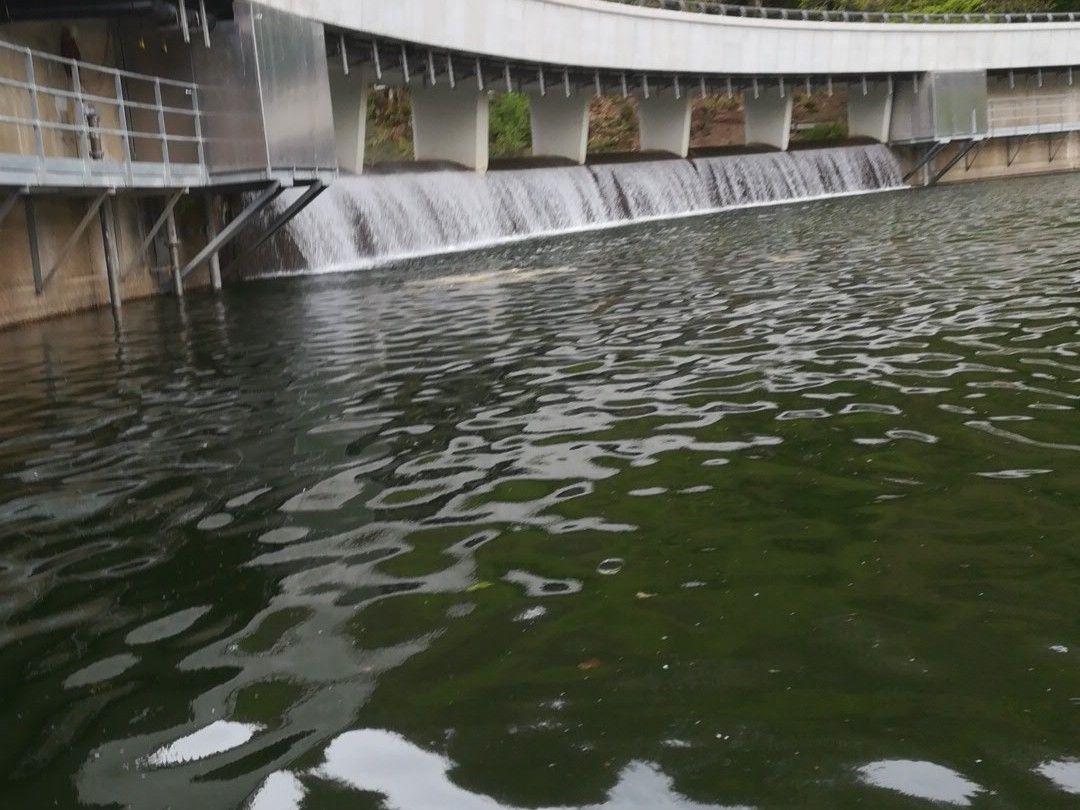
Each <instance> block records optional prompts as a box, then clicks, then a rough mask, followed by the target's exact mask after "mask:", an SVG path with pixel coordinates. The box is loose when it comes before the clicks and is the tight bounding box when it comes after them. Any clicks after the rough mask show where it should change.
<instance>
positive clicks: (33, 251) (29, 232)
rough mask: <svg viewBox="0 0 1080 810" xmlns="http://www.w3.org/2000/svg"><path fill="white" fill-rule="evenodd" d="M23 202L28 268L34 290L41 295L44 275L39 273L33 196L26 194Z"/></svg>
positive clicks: (39, 258) (39, 264)
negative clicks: (28, 251)
mask: <svg viewBox="0 0 1080 810" xmlns="http://www.w3.org/2000/svg"><path fill="white" fill-rule="evenodd" d="M23 204H24V206H25V208H26V236H27V238H28V239H29V240H30V269H31V271H32V272H33V274H34V291H35V292H36V293H37V294H38V295H41V294H42V293H43V292H45V277H44V276H43V275H42V274H41V245H40V244H39V242H38V232H37V213H36V212H35V211H34V198H33V197H31V196H30V195H29V194H27V195H26V196H25V197H24V198H23Z"/></svg>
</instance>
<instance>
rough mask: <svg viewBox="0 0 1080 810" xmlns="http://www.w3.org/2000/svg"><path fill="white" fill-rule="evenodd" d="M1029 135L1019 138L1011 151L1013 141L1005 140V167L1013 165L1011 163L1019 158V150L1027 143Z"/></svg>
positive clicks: (1010, 139)
mask: <svg viewBox="0 0 1080 810" xmlns="http://www.w3.org/2000/svg"><path fill="white" fill-rule="evenodd" d="M1030 137H1031V136H1030V135H1022V136H1020V139H1019V141H1018V142H1017V144H1016V148H1015V149H1013V139H1012V138H1006V139H1005V166H1006V167H1009V166H1012V165H1013V162H1014V161H1015V160H1016V159H1017V158H1018V157H1019V156H1020V150H1021V149H1023V148H1024V144H1025V143H1027V142H1028V138H1030Z"/></svg>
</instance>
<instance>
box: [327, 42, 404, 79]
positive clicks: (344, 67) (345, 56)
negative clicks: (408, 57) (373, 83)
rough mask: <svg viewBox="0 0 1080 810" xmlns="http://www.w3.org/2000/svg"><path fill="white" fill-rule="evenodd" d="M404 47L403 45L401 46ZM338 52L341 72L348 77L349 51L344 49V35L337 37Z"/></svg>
mask: <svg viewBox="0 0 1080 810" xmlns="http://www.w3.org/2000/svg"><path fill="white" fill-rule="evenodd" d="M402 47H403V48H404V47H405V46H404V45H403V46H402ZM338 51H340V52H341V72H342V73H344V74H345V75H346V76H348V75H349V50H348V48H346V47H345V35H344V34H339V35H338Z"/></svg>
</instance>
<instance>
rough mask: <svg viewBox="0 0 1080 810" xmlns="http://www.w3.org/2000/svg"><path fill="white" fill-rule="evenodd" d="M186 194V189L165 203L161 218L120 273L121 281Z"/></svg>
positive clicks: (137, 261) (156, 221)
mask: <svg viewBox="0 0 1080 810" xmlns="http://www.w3.org/2000/svg"><path fill="white" fill-rule="evenodd" d="M187 193H188V190H187V189H186V188H185V189H183V190H181V191H178V192H176V193H175V194H173V195H172V196H171V197H170V198H169V200H168V202H166V203H165V210H164V211H162V212H161V216H159V217H158V218H157V219H156V220H155V221H154V225H153V227H152V228H150V232H149V233H147V234H146V237H145V238H144V239H143V240H142V243H141V244H140V245H139V248H138V250H136V251H135V255H134V256H132V257H131V261H130V262H128V264H127V266H126V267H125V268H124V270H123V272H121V273H120V278H121V279H124V278H127V276H128V273H130V272H131V271H132V270H134V269H135V266H136V265H137V264H138V263H139V259H140V258H142V256H143V254H144V253H146V251H147V249H148V248H149V247H150V243H151V242H153V241H154V238H155V237H156V236H157V235H158V233H159V232H160V231H161V229H162V228H163V227H164V226H165V220H167V219H168V218H169V215H170V214H171V213H172V211H173V209H174V208H176V204H177V203H178V202H180V198H181V197H183V196H184V195H185V194H187Z"/></svg>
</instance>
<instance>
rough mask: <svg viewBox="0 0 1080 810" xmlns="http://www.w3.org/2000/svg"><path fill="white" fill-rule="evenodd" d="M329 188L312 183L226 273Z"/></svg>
mask: <svg viewBox="0 0 1080 810" xmlns="http://www.w3.org/2000/svg"><path fill="white" fill-rule="evenodd" d="M327 188H329V186H327V185H326V183H324V182H322V181H321V180H317V181H315V182H314V183H312V184H311V186H310V187H309V188H308V189H307V191H305V192H304V193H303V194H301V195H300V196H299V197H297V198H296V199H295V200H293V202H292V203H290V204H289V207H288V208H286V209H285V210H284V211H282V212H281V213H280V214H278V215H277V217H276V218H275V219H274V221H273V222H271V223H270V224H269V225H268V226H267V228H266V230H265V231H264V232H263V235H262V236H260V237H259V238H258V240H256V241H255V242H254V243H253V244H252V245H251V246H250V247H249V248H247V249H246V250H244V252H243V253H241V254H240V255H239V256H237V257H236V258H235V259H233V260H232V261H231V262H230V263H229V265H228V266H227V267H226V268H225V272H228V271H229V270H231V269H232V268H233V267H234V266H235V265H237V264H239V263H240V262H241V261H243V260H244V259H246V258H247V257H248V256H250V255H251V254H252V253H254V252H255V251H256V250H258V249H259V248H260V247H262V246H263V245H264V244H265V243H266V242H267V240H269V239H270V238H271V237H273V236H274V234H276V233H277V232H278V231H280V230H281V229H282V228H284V227H285V226H286V225H288V224H289V223H290V222H292V221H293V219H295V218H296V215H297V214H299V213H300V212H301V211H303V210H304V209H305V208H307V207H308V206H309V205H311V203H313V202H314V201H315V198H316V197H318V196H319V195H320V194H322V193H323V192H324V191H326V189H327Z"/></svg>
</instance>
